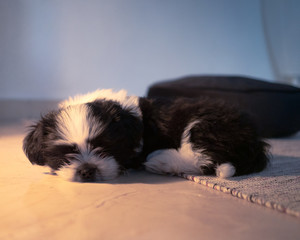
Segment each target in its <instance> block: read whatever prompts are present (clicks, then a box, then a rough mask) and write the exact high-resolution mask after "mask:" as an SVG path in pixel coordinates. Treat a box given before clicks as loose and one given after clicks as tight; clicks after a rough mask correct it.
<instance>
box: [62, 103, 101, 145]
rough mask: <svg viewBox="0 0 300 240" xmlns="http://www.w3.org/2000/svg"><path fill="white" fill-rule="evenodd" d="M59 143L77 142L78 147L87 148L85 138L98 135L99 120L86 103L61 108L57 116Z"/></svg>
mask: <svg viewBox="0 0 300 240" xmlns="http://www.w3.org/2000/svg"><path fill="white" fill-rule="evenodd" d="M57 121H58V124H57V126H58V133H59V135H60V137H61V138H62V140H60V141H59V143H61V142H63V143H67V144H74V143H75V144H77V145H78V147H79V149H80V150H82V151H84V150H87V149H88V147H89V146H87V143H86V140H87V139H91V138H94V137H96V136H97V135H99V134H100V133H101V131H102V128H101V125H100V123H99V121H97V120H96V119H95V117H94V116H92V114H91V113H90V111H89V108H88V106H87V105H85V104H82V105H74V106H69V107H67V108H66V109H63V110H61V112H60V114H59V115H58V118H57Z"/></svg>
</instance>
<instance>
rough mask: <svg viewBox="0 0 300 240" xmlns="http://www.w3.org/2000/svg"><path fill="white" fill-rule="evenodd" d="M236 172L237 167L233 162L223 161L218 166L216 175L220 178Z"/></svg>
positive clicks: (230, 175)
mask: <svg viewBox="0 0 300 240" xmlns="http://www.w3.org/2000/svg"><path fill="white" fill-rule="evenodd" d="M234 174H235V167H234V166H233V165H232V164H231V163H223V164H221V165H219V166H217V169H216V175H217V176H218V177H219V178H229V177H232V176H233V175H234Z"/></svg>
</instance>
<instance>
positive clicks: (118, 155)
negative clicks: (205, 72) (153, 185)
mask: <svg viewBox="0 0 300 240" xmlns="http://www.w3.org/2000/svg"><path fill="white" fill-rule="evenodd" d="M23 149H24V152H25V154H26V155H27V157H28V158H29V160H30V162H31V163H33V164H38V165H46V166H49V167H50V168H51V169H52V170H53V172H57V173H58V174H60V175H65V176H67V177H68V178H69V179H70V180H72V181H79V182H94V181H95V182H101V181H106V180H110V179H113V178H116V177H117V176H118V175H119V174H120V173H122V172H123V171H125V170H126V169H129V168H141V167H145V168H146V170H148V171H150V172H154V173H158V174H173V175H178V174H182V173H187V174H197V175H216V176H218V177H220V178H228V177H232V176H239V175H243V174H250V173H253V172H258V171H262V170H263V169H264V168H265V167H266V165H267V163H268V154H267V152H268V151H267V150H268V145H267V144H266V143H265V142H264V141H262V140H261V139H260V138H259V136H258V135H257V133H256V130H255V128H254V126H253V125H252V123H251V121H250V120H249V118H248V117H247V116H246V115H245V114H242V113H241V112H239V111H237V110H236V109H234V108H231V107H228V106H226V105H224V104H223V103H220V102H216V101H213V100H211V99H197V100H196V99H183V98H178V99H164V98H157V99H148V98H143V97H140V98H139V97H135V96H127V93H126V91H124V90H121V91H119V92H113V91H112V90H97V91H95V92H93V93H88V94H86V95H80V96H76V97H74V98H69V99H68V100H66V101H64V102H62V103H60V104H59V109H58V110H55V111H52V112H49V113H48V114H46V115H45V116H43V117H42V118H41V120H40V121H38V122H37V123H36V124H35V125H33V126H31V128H30V130H29V132H28V134H27V136H26V137H25V139H24V141H23Z"/></svg>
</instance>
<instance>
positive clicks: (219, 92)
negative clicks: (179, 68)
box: [148, 76, 300, 138]
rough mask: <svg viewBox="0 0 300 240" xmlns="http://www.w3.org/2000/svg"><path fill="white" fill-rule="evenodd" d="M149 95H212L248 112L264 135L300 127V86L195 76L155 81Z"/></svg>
mask: <svg viewBox="0 0 300 240" xmlns="http://www.w3.org/2000/svg"><path fill="white" fill-rule="evenodd" d="M148 97H189V98H198V97H210V98H214V99H222V100H223V101H225V102H228V103H229V104H233V105H235V106H237V107H239V108H240V109H241V110H243V111H245V112H248V113H249V114H250V115H251V116H252V118H253V120H254V122H255V123H256V125H257V127H258V131H259V134H260V135H261V136H262V137H268V138H270V137H284V136H288V135H291V134H294V133H296V132H297V131H300V88H297V87H293V86H290V85H285V84H278V83H270V82H266V81H261V80H257V79H253V78H246V77H238V76H191V77H184V78H180V79H176V80H171V81H163V82H158V83H155V84H154V85H152V86H150V88H149V89H148Z"/></svg>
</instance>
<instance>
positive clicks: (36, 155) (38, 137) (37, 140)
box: [23, 121, 45, 165]
mask: <svg viewBox="0 0 300 240" xmlns="http://www.w3.org/2000/svg"><path fill="white" fill-rule="evenodd" d="M42 143H43V122H42V121H40V122H38V123H37V124H35V125H32V126H31V127H30V131H29V133H28V134H27V135H26V137H25V138H24V140H23V150H24V152H25V154H26V156H27V157H28V159H29V161H30V162H31V163H32V164H38V165H45V160H44V157H43V151H42Z"/></svg>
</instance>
